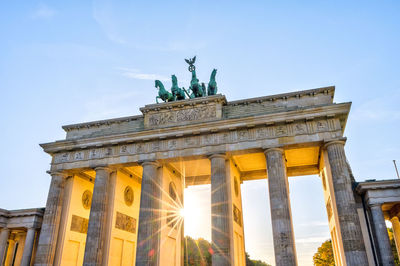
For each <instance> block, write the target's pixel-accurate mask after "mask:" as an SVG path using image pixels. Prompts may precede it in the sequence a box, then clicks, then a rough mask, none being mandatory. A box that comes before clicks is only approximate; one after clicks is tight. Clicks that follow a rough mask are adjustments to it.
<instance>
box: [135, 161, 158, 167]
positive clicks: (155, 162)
mask: <svg viewBox="0 0 400 266" xmlns="http://www.w3.org/2000/svg"><path fill="white" fill-rule="evenodd" d="M139 164H140V165H141V166H142V167H144V166H147V165H152V166H154V167H157V168H159V167H160V166H161V164H160V162H159V161H157V160H155V161H150V160H146V161H141V162H139Z"/></svg>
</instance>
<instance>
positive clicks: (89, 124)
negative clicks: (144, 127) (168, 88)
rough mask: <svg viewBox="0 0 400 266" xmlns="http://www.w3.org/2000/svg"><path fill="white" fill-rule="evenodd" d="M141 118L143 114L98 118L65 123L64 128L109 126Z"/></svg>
mask: <svg viewBox="0 0 400 266" xmlns="http://www.w3.org/2000/svg"><path fill="white" fill-rule="evenodd" d="M140 119H143V115H135V116H126V117H120V118H113V119H105V120H97V121H92V122H85V123H79V124H71V125H65V126H62V129H64V130H65V131H66V132H68V131H70V130H73V129H82V128H91V127H99V126H104V125H106V126H109V125H112V124H119V123H123V122H131V121H135V120H140Z"/></svg>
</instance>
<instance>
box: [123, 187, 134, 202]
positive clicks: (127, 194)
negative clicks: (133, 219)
mask: <svg viewBox="0 0 400 266" xmlns="http://www.w3.org/2000/svg"><path fill="white" fill-rule="evenodd" d="M124 200H125V204H126V205H128V206H131V205H132V203H133V189H132V187H130V186H127V187H126V188H125V191H124Z"/></svg>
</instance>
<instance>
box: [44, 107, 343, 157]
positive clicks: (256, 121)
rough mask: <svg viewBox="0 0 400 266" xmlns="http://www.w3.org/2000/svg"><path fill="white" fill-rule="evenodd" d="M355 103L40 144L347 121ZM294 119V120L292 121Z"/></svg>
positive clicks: (104, 142)
mask: <svg viewBox="0 0 400 266" xmlns="http://www.w3.org/2000/svg"><path fill="white" fill-rule="evenodd" d="M350 107H351V103H340V104H331V105H325V106H318V107H315V106H313V107H307V108H299V109H297V110H293V111H281V112H277V113H269V114H264V115H254V116H248V117H242V118H231V119H221V120H216V121H210V122H206V123H205V122H199V123H193V124H189V125H180V126H172V127H165V128H160V129H149V130H142V131H137V132H130V133H123V134H115V135H107V136H101V137H94V138H86V139H77V140H61V141H55V142H50V143H44V144H40V146H41V147H42V148H43V149H44V151H45V152H47V153H49V154H53V153H56V152H62V151H72V150H76V149H86V148H89V147H102V146H111V145H117V144H120V143H134V142H141V141H148V140H152V139H166V138H175V137H181V136H184V135H188V136H189V135H198V134H201V133H209V132H219V131H227V130H234V129H239V128H248V127H254V126H257V125H274V124H279V123H292V122H294V121H304V120H313V119H318V118H332V117H339V118H340V119H341V121H343V120H346V119H347V116H348V113H349V111H350ZM289 117H290V120H288V118H289Z"/></svg>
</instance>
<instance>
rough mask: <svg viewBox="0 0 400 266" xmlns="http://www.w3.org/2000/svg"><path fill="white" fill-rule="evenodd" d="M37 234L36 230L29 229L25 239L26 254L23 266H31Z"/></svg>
mask: <svg viewBox="0 0 400 266" xmlns="http://www.w3.org/2000/svg"><path fill="white" fill-rule="evenodd" d="M35 233H36V230H35V228H28V232H27V233H26V238H25V245H24V252H23V253H22V261H21V266H29V265H31V258H32V251H33V243H34V242H35Z"/></svg>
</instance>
